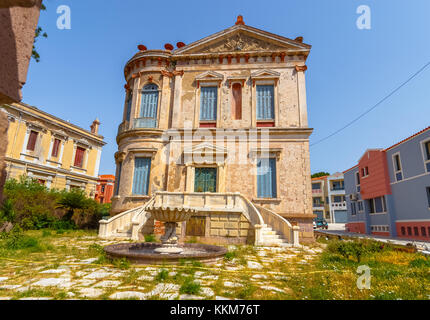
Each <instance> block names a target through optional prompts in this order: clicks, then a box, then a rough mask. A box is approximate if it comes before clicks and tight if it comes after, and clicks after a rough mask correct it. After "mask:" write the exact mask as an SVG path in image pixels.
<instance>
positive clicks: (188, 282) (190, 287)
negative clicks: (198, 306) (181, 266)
mask: <svg viewBox="0 0 430 320" xmlns="http://www.w3.org/2000/svg"><path fill="white" fill-rule="evenodd" d="M200 289H201V286H200V283H198V282H196V281H195V280H194V278H193V277H188V278H186V279H185V281H184V283H183V284H182V286H181V288H180V289H179V293H181V294H194V295H197V294H199V293H200Z"/></svg>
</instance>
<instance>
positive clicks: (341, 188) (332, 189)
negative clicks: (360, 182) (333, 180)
mask: <svg viewBox="0 0 430 320" xmlns="http://www.w3.org/2000/svg"><path fill="white" fill-rule="evenodd" d="M343 190H345V187H331V191H343Z"/></svg>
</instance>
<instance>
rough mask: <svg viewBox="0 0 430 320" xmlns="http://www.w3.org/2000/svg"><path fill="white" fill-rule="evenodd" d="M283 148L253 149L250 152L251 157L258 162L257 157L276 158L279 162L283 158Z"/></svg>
mask: <svg viewBox="0 0 430 320" xmlns="http://www.w3.org/2000/svg"><path fill="white" fill-rule="evenodd" d="M281 153H282V148H252V149H251V150H249V157H250V158H251V159H252V160H254V161H255V160H256V159H257V157H264V158H272V157H273V158H276V159H277V160H278V161H279V159H280V158H281Z"/></svg>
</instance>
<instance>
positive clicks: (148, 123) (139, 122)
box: [133, 118, 157, 129]
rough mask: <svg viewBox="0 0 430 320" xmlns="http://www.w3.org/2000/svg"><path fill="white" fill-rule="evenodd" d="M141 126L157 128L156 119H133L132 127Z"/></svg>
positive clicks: (140, 127)
mask: <svg viewBox="0 0 430 320" xmlns="http://www.w3.org/2000/svg"><path fill="white" fill-rule="evenodd" d="M142 128H157V119H154V118H138V119H134V123H133V129H142Z"/></svg>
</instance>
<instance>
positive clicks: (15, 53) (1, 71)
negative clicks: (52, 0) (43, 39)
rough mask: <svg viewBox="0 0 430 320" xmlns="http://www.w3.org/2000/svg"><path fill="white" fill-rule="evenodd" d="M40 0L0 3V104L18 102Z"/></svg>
mask: <svg viewBox="0 0 430 320" xmlns="http://www.w3.org/2000/svg"><path fill="white" fill-rule="evenodd" d="M41 3H42V0H2V1H1V2H0V43H1V45H0V57H1V59H0V75H1V77H0V103H11V102H17V101H20V100H21V98H22V94H21V88H22V86H23V85H24V84H25V82H26V79H27V70H28V64H29V62H30V58H31V51H32V47H33V40H34V30H35V29H36V26H37V21H38V20H39V10H40V6H41Z"/></svg>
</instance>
